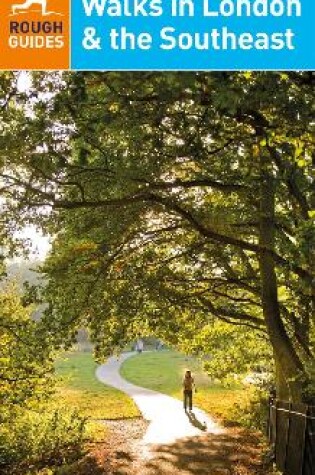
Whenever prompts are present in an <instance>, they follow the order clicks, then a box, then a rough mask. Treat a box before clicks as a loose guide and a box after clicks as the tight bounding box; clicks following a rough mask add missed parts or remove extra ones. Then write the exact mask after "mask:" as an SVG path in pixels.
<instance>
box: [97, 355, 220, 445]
mask: <svg viewBox="0 0 315 475" xmlns="http://www.w3.org/2000/svg"><path fill="white" fill-rule="evenodd" d="M134 354H135V353H125V354H123V355H121V356H120V357H119V358H117V357H112V358H110V359H109V360H108V362H107V363H106V364H103V365H101V366H99V367H98V368H97V370H96V376H97V378H98V379H99V380H100V381H101V382H102V383H104V384H107V385H109V386H113V387H114V388H116V389H119V390H120V391H123V392H124V393H126V394H128V395H129V396H130V397H131V398H132V399H133V400H134V401H135V403H136V404H137V406H138V408H139V410H140V412H141V413H142V415H143V417H144V419H146V420H147V421H148V422H149V426H148V429H147V432H146V434H145V435H144V438H143V444H145V445H149V444H152V445H153V444H154V445H156V444H172V443H174V442H176V441H178V440H179V439H183V438H186V437H193V436H200V435H202V434H205V433H210V434H223V433H224V429H223V428H222V427H220V426H219V425H218V424H217V423H216V422H215V421H214V420H213V419H211V418H210V417H209V416H208V415H207V414H206V413H205V412H203V411H201V410H200V409H198V408H194V409H193V412H192V414H186V413H185V411H184V409H183V404H182V402H181V401H179V400H177V399H175V398H173V397H170V396H166V395H164V394H161V393H159V392H156V391H152V390H150V389H146V388H142V387H139V386H135V385H134V384H131V383H129V382H128V381H126V380H125V379H123V378H122V377H121V375H120V373H119V369H120V366H121V364H122V363H123V362H124V361H125V360H126V359H127V358H129V357H130V356H133V355H134Z"/></svg>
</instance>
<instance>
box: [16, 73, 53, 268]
mask: <svg viewBox="0 0 315 475" xmlns="http://www.w3.org/2000/svg"><path fill="white" fill-rule="evenodd" d="M30 86H31V78H30V75H29V73H28V72H27V71H21V72H20V73H19V76H18V83H17V87H18V89H19V91H20V92H25V91H27V90H28V89H29V88H30ZM17 237H21V238H26V239H29V240H30V242H31V253H32V256H31V257H32V258H34V259H36V260H37V259H40V260H43V259H44V258H45V257H46V255H47V253H48V252H49V250H50V247H51V244H50V240H49V237H47V236H43V234H42V233H41V232H40V231H39V230H38V229H36V228H35V226H26V227H25V228H24V229H23V231H21V232H19V233H17Z"/></svg>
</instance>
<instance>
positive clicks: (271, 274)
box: [259, 156, 304, 402]
mask: <svg viewBox="0 0 315 475" xmlns="http://www.w3.org/2000/svg"><path fill="white" fill-rule="evenodd" d="M260 165H261V185H260V192H261V196H260V246H261V247H262V248H264V249H269V250H274V237H275V236H274V229H275V228H274V217H275V216H274V214H275V192H274V183H273V177H272V174H271V172H269V171H268V159H266V157H263V156H261V162H260ZM259 267H260V277H261V288H262V296H261V298H262V307H263V314H264V319H265V322H266V327H267V331H268V334H269V338H270V341H271V344H272V347H273V351H274V356H275V362H276V376H277V387H278V391H280V394H279V396H278V397H285V398H287V396H289V397H290V399H291V400H292V401H294V402H300V401H301V400H302V389H303V387H302V382H301V375H302V374H303V373H304V371H303V365H302V363H301V361H300V359H299V357H298V355H297V354H296V351H295V349H294V347H293V344H292V342H291V340H290V338H289V336H288V334H287V332H286V329H285V327H284V324H283V321H282V319H281V314H280V307H279V301H278V288H277V276H276V271H275V263H274V260H273V257H272V256H271V255H270V253H268V252H264V250H262V251H261V253H260V256H259Z"/></svg>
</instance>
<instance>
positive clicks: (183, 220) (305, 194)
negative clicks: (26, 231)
mask: <svg viewBox="0 0 315 475" xmlns="http://www.w3.org/2000/svg"><path fill="white" fill-rule="evenodd" d="M32 81H33V84H32V86H31V87H30V88H29V89H28V90H27V91H26V92H24V93H22V92H21V91H20V90H19V88H18V87H17V86H16V77H14V76H12V77H10V78H7V77H5V78H4V79H3V80H2V89H3V90H2V96H1V97H2V99H1V107H2V112H1V114H2V115H1V127H2V132H3V133H2V138H1V158H0V163H1V181H2V184H1V193H2V197H3V198H2V200H4V203H5V205H4V207H3V213H2V217H3V223H4V224H3V229H5V230H6V233H7V234H8V235H10V229H11V227H12V223H14V226H22V225H23V224H25V223H28V224H29V223H35V224H36V225H38V226H42V228H43V229H44V230H46V232H49V233H51V234H52V235H54V236H55V239H54V245H53V250H52V252H51V254H50V256H49V257H48V259H47V260H46V262H45V264H44V266H43V269H42V270H43V272H44V273H45V274H46V276H47V282H48V284H47V286H46V288H45V290H44V298H45V300H46V301H48V302H49V309H48V311H47V312H46V317H45V320H44V324H45V326H46V328H48V329H49V332H50V333H51V335H52V336H53V338H54V339H55V342H56V344H58V343H59V344H62V342H64V341H65V340H68V341H71V339H73V338H74V336H75V334H76V331H77V329H78V328H79V327H82V326H86V327H88V328H89V329H90V332H91V335H92V338H93V340H94V341H95V342H96V349H97V352H98V354H99V355H107V354H108V353H110V350H111V348H112V347H113V346H114V345H123V344H124V343H125V342H126V341H127V340H128V339H129V338H130V336H132V335H135V334H136V333H138V332H147V333H150V332H157V333H159V334H160V335H162V336H163V338H164V339H165V340H166V341H169V342H170V343H172V344H174V345H179V346H181V347H183V348H186V349H190V348H191V347H192V340H195V339H197V340H198V338H199V350H200V351H201V352H202V351H204V352H205V353H208V352H209V351H210V352H211V341H212V343H213V342H214V341H215V338H214V337H213V332H212V334H211V331H208V332H207V331H206V329H211V328H212V325H217V323H216V322H217V321H220V322H223V323H224V324H233V325H235V328H236V329H239V328H240V329H241V330H240V331H241V332H243V335H246V334H248V335H252V334H253V333H255V335H257V338H259V339H261V341H263V342H264V345H265V347H266V348H267V347H269V350H266V351H270V352H272V353H273V356H274V360H275V364H276V369H277V385H278V390H279V394H280V396H283V397H286V396H288V395H290V396H291V397H292V398H293V399H294V400H301V398H302V394H303V392H304V389H305V387H306V386H307V385H308V384H309V382H310V381H309V380H310V373H309V371H308V368H309V365H310V362H311V361H313V357H314V353H313V351H314V348H313V344H314V340H313V339H312V335H313V334H314V321H312V308H313V307H312V303H313V298H314V293H313V281H312V274H313V264H314V262H313V259H314V255H313V253H312V251H313V249H312V246H313V245H314V233H313V218H314V211H313V210H312V199H313V197H312V185H313V183H312V179H311V166H312V159H313V158H314V157H313V155H312V154H313V148H312V146H313V144H312V132H313V127H314V123H313V119H312V100H313V88H312V86H313V77H312V75H311V74H310V73H287V74H284V73H246V72H240V73H223V72H222V73H211V74H208V73H163V74H162V73H130V74H129V73H124V74H121V73H82V72H78V73H63V74H59V73H58V74H57V73H56V74H53V73H47V74H43V73H34V75H33V78H32ZM205 335H208V338H207V337H205ZM211 335H212V336H211ZM234 335H235V337H236V339H239V335H240V333H239V330H237V331H235V333H234ZM202 336H203V339H202ZM230 338H231V341H232V342H233V335H231V336H230ZM242 338H243V340H242V341H244V337H242ZM209 339H210V340H211V341H209ZM235 341H236V340H235ZM202 342H203V343H202ZM266 345H267V346H266ZM264 353H265V351H264Z"/></svg>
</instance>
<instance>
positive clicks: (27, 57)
mask: <svg viewBox="0 0 315 475" xmlns="http://www.w3.org/2000/svg"><path fill="white" fill-rule="evenodd" d="M69 25H70V0H1V3H0V51H1V55H0V69H69V67H70V39H69V38H70V31H69V29H70V27H69Z"/></svg>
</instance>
